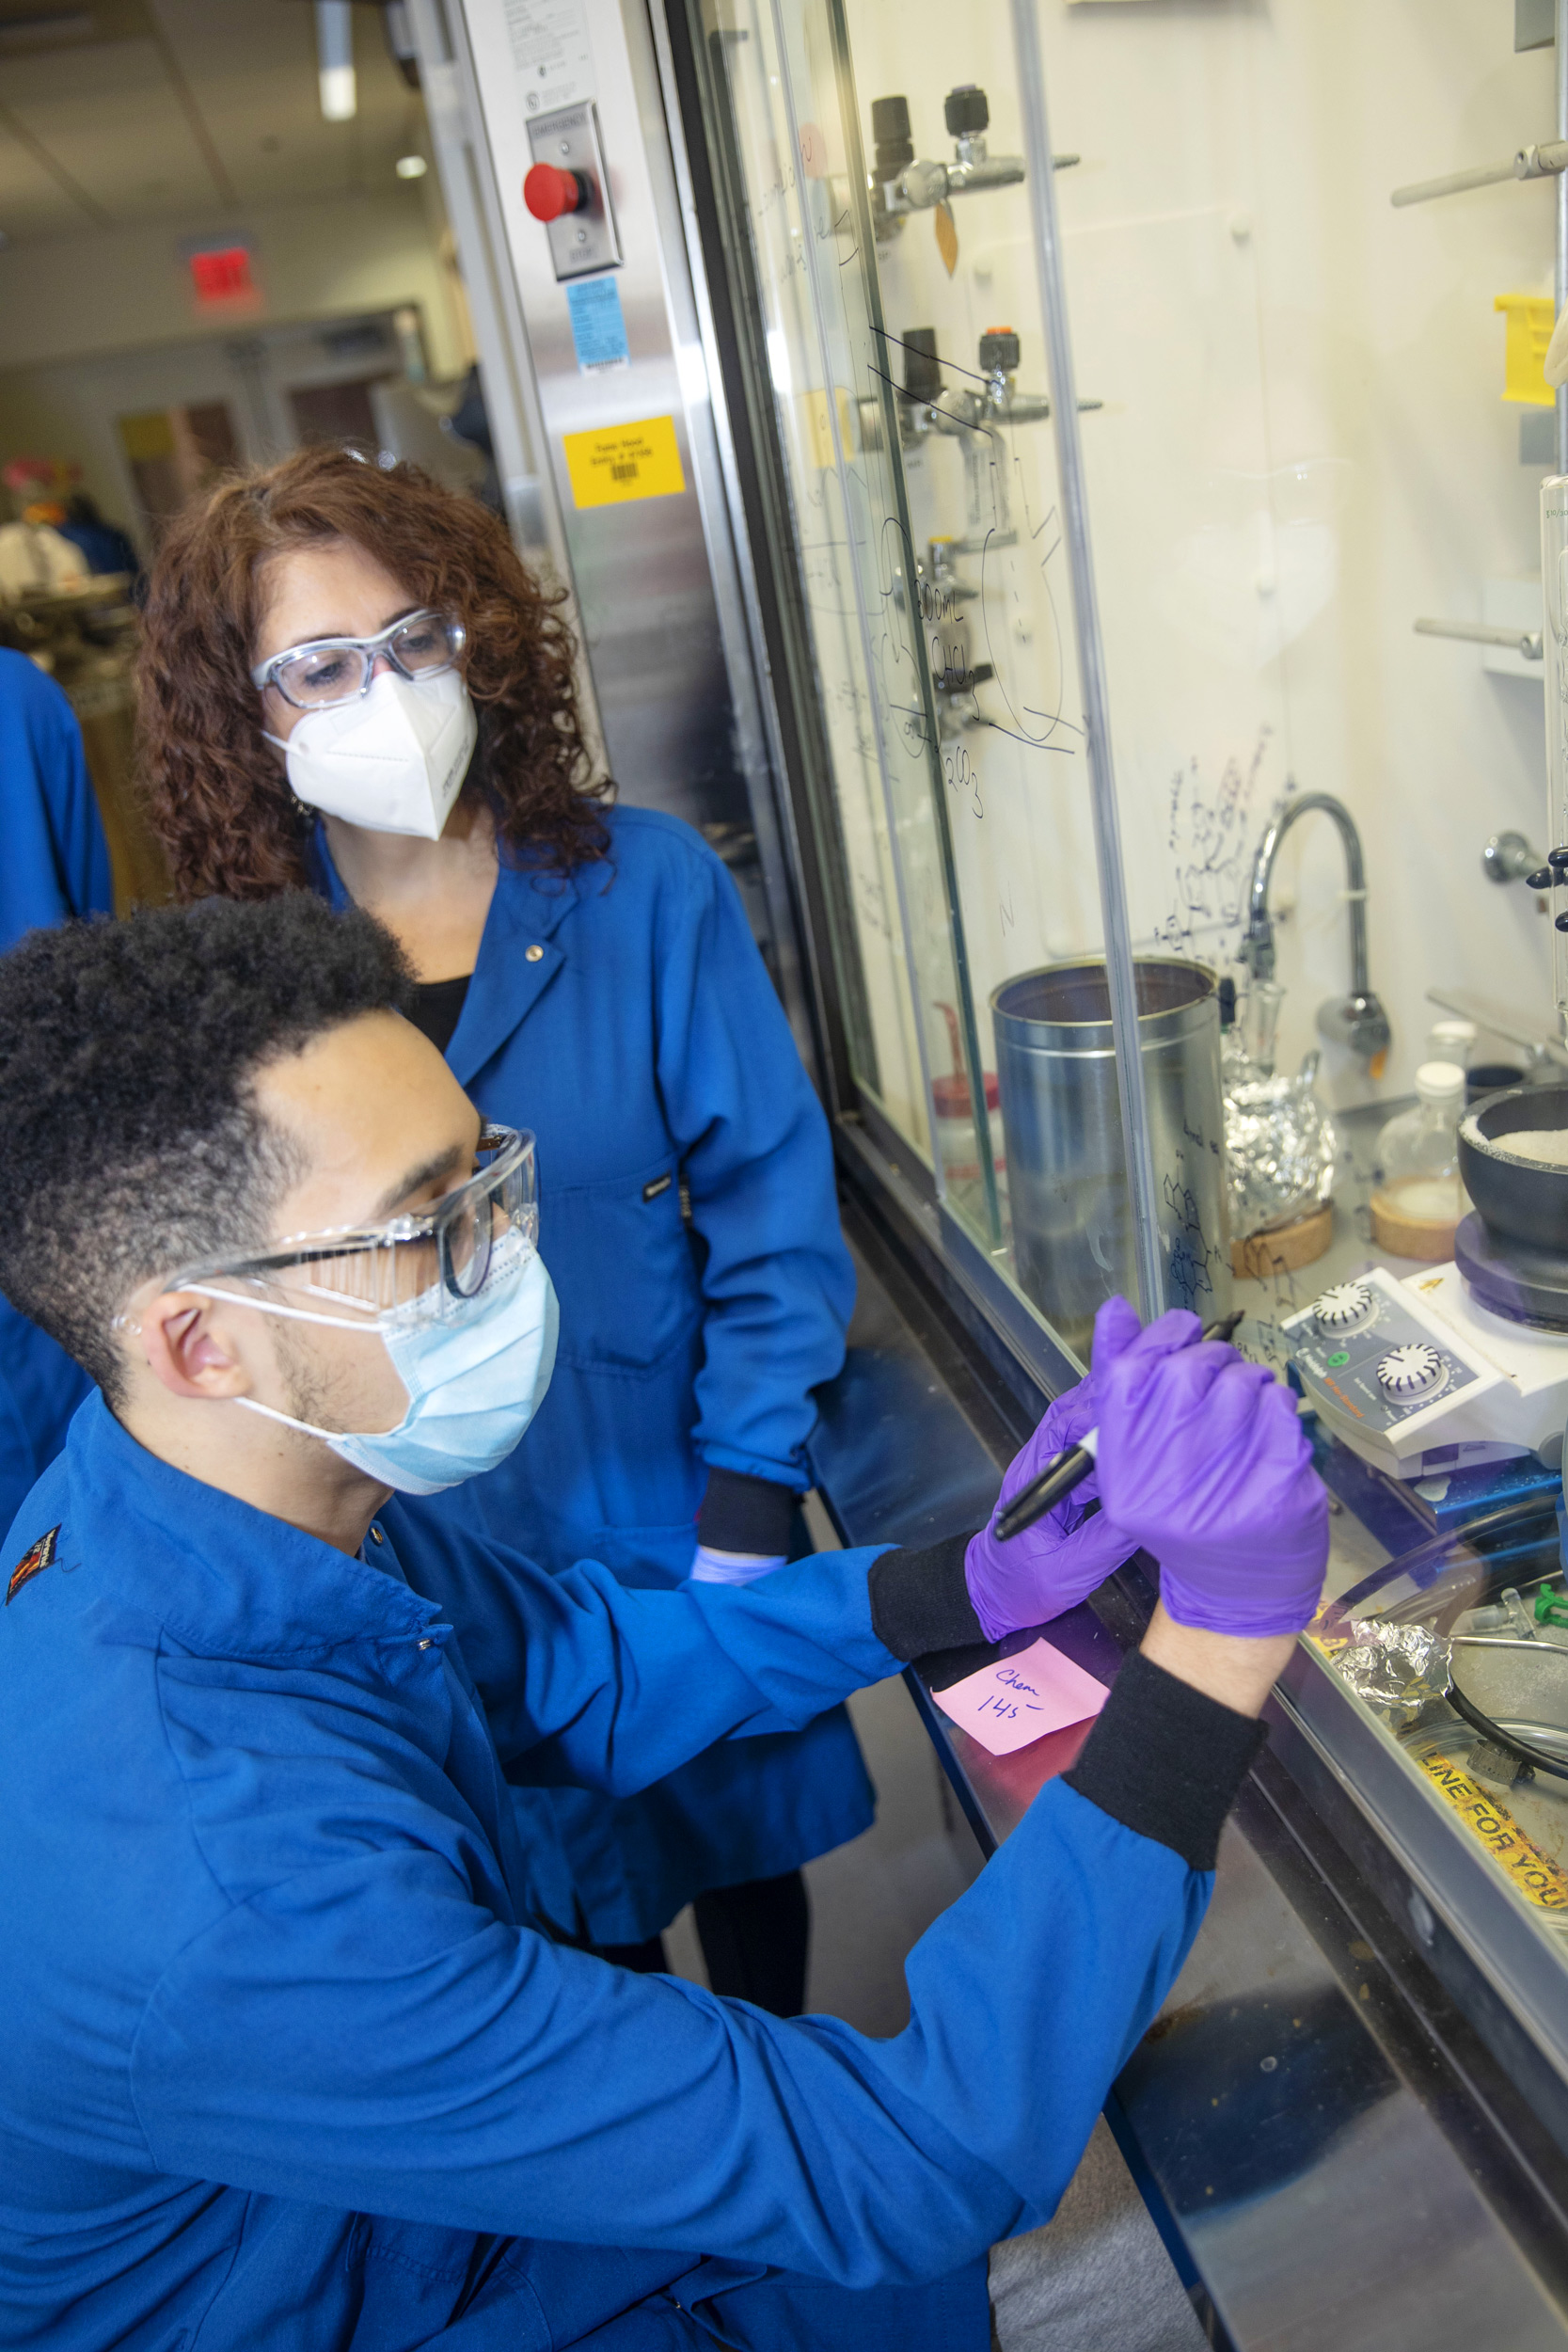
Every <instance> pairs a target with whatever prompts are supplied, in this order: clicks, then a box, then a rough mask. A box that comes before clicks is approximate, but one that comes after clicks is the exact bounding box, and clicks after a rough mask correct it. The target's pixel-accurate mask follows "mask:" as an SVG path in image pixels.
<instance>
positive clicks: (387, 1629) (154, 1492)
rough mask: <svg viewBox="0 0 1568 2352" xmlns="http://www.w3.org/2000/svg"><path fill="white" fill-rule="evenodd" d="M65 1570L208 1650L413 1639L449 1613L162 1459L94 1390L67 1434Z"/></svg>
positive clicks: (277, 1649) (238, 1653)
mask: <svg viewBox="0 0 1568 2352" xmlns="http://www.w3.org/2000/svg"><path fill="white" fill-rule="evenodd" d="M66 1466H67V1470H68V1472H69V1478H70V1487H69V1500H68V1502H67V1505H66V1518H65V1519H64V1521H63V1522H62V1526H61V1535H60V1558H61V1562H62V1564H64V1565H71V1566H74V1567H78V1568H82V1569H98V1570H100V1571H101V1572H102V1573H103V1577H104V1597H105V1599H106V1600H108V1601H109V1602H110V1604H111V1605H119V1606H123V1607H125V1608H128V1609H130V1610H132V1611H134V1612H135V1613H136V1614H138V1615H141V1616H147V1617H151V1618H153V1619H154V1620H156V1622H157V1623H159V1624H160V1625H162V1626H165V1627H166V1629H168V1631H169V1632H170V1633H172V1634H174V1635H175V1636H176V1637H177V1638H178V1639H179V1640H180V1641H181V1642H182V1644H185V1645H189V1646H190V1647H192V1648H193V1649H196V1650H197V1651H198V1652H199V1653H201V1654H202V1655H205V1656H214V1655H215V1656H219V1657H255V1656H257V1655H258V1654H264V1655H270V1656H278V1655H287V1654H289V1653H292V1652H299V1651H309V1650H321V1649H324V1648H327V1647H330V1646H332V1645H336V1644H339V1643H341V1642H355V1641H372V1642H375V1641H381V1642H384V1641H405V1640H409V1639H411V1638H414V1637H417V1636H420V1635H422V1634H423V1633H424V1632H425V1630H426V1629H427V1628H430V1627H432V1626H433V1625H434V1622H435V1621H436V1619H438V1618H439V1617H440V1615H441V1612H440V1610H439V1609H437V1608H436V1605H435V1604H434V1603H433V1602H431V1601H427V1600H423V1599H421V1598H420V1596H419V1595H418V1594H417V1593H415V1592H412V1591H411V1590H410V1589H409V1587H408V1585H407V1584H406V1583H404V1581H403V1580H402V1578H401V1576H399V1575H396V1574H391V1573H388V1572H386V1571H384V1570H383V1569H381V1568H380V1567H378V1566H372V1565H369V1564H368V1563H367V1562H365V1561H363V1560H354V1559H350V1558H349V1557H348V1556H347V1554H346V1553H344V1552H341V1551H336V1550H334V1549H333V1548H332V1546H331V1545H330V1544H324V1543H322V1542H321V1541H320V1540H319V1539H318V1538H317V1537H316V1536H314V1535H307V1534H303V1533H302V1532H301V1531H300V1530H299V1529H298V1528H297V1527H290V1526H288V1525H286V1524H285V1522H284V1521H283V1520H282V1519H275V1518H270V1517H269V1516H268V1514H267V1513H266V1512H264V1511H259V1510H257V1509H256V1508H255V1507H254V1505H253V1504H251V1503H248V1502H239V1501H238V1500H237V1499H236V1498H235V1497H234V1496H233V1495H228V1494H224V1493H223V1492H222V1491H221V1490H220V1489H219V1488H218V1487H216V1486H203V1485H202V1483H201V1481H200V1480H199V1479H197V1478H192V1477H190V1476H189V1475H188V1474H187V1472H185V1471H184V1470H176V1469H174V1468H173V1466H172V1465H171V1464H170V1463H167V1462H164V1461H160V1459H159V1458H158V1456H157V1455H156V1454H150V1453H148V1451H147V1449H146V1447H145V1446H142V1445H139V1444H138V1443H137V1442H136V1440H135V1438H133V1437H132V1436H131V1434H130V1432H129V1431H128V1430H126V1429H124V1428H122V1427H121V1425H120V1423H119V1422H118V1421H117V1420H116V1419H115V1417H114V1415H113V1413H111V1412H110V1410H109V1408H108V1406H106V1405H105V1404H104V1402H103V1397H102V1396H101V1395H94V1396H92V1397H90V1398H89V1399H88V1400H87V1404H86V1405H84V1406H83V1407H82V1409H81V1411H80V1412H79V1413H78V1414H77V1415H76V1418H75V1420H74V1421H73V1422H71V1435H70V1437H69V1438H68V1439H67V1442H66Z"/></svg>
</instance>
